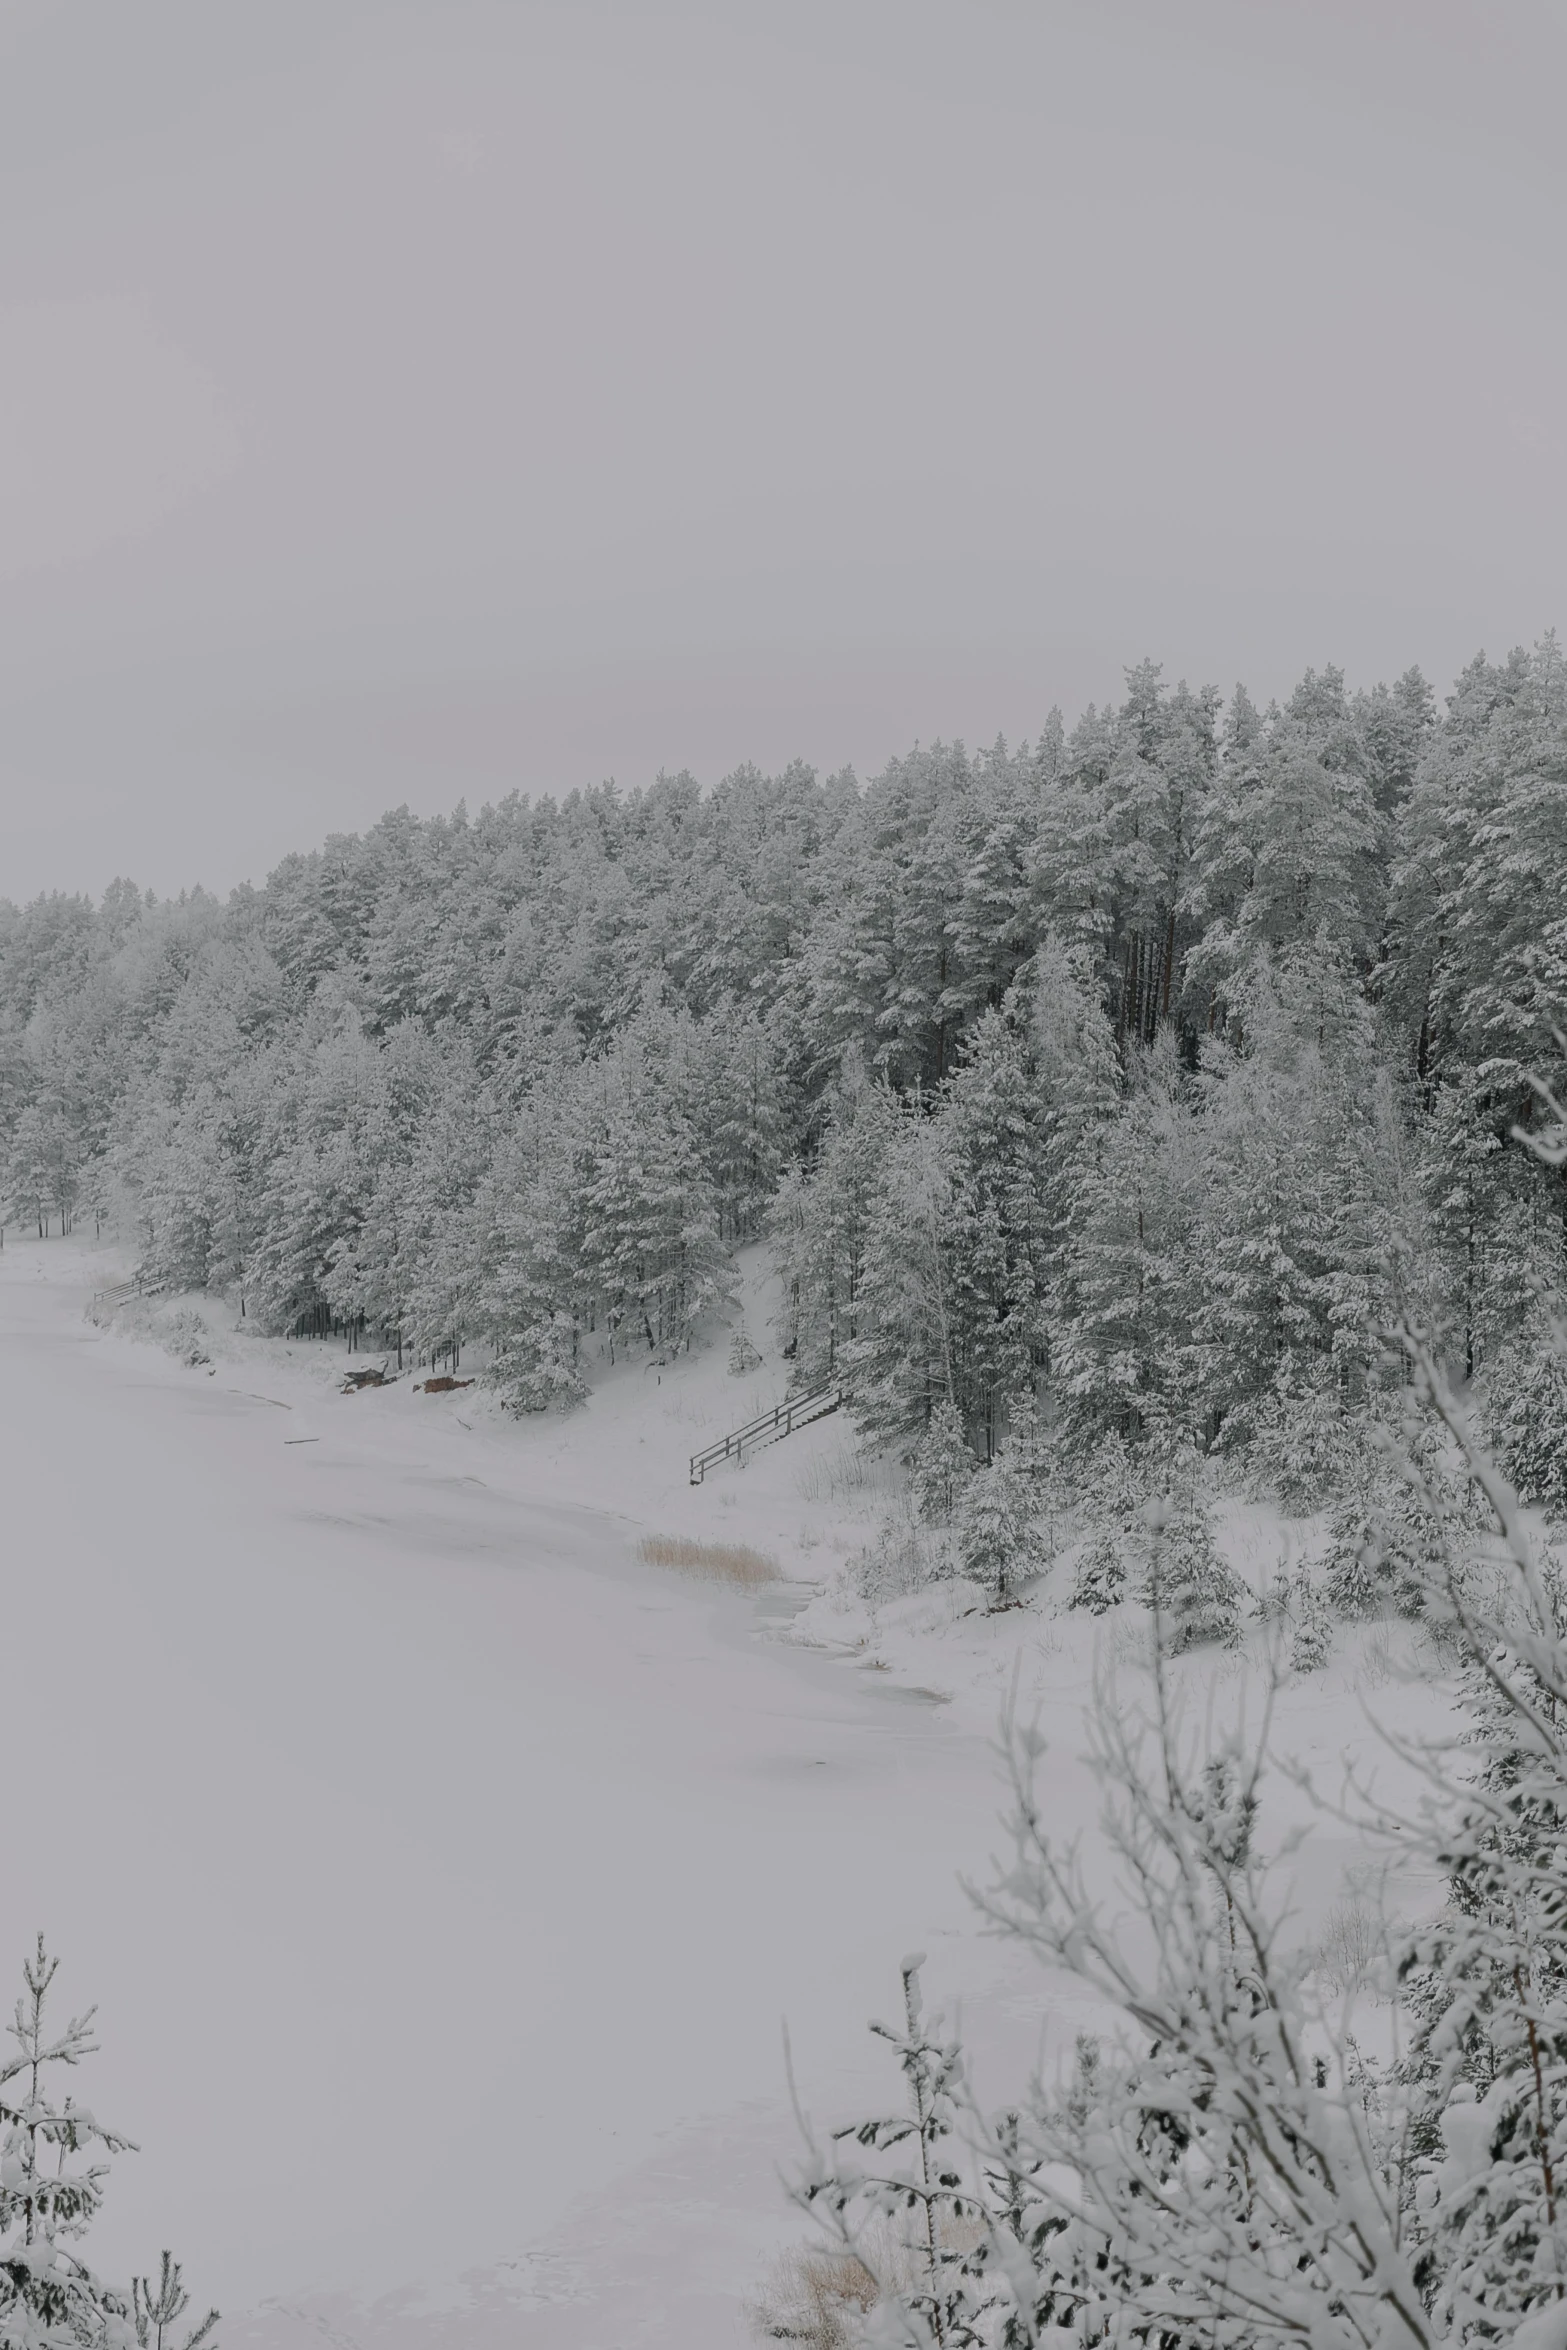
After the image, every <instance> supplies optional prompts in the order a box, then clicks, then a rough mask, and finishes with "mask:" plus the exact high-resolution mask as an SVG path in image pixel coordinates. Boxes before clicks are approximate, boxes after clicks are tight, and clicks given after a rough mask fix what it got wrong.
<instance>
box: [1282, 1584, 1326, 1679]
mask: <svg viewBox="0 0 1567 2350" xmlns="http://www.w3.org/2000/svg"><path fill="white" fill-rule="evenodd" d="M1289 1621H1290V1650H1289V1658H1290V1670H1291V1672H1295V1673H1317V1672H1320V1671H1321V1669H1322V1667H1323V1666H1324V1665H1325V1664H1326V1663H1327V1662H1328V1660H1329V1658H1330V1657H1331V1656H1332V1654H1333V1611H1332V1609H1331V1608H1330V1607H1329V1606H1328V1603H1327V1601H1326V1599H1325V1598H1324V1597H1323V1594H1322V1590H1321V1587H1320V1586H1319V1585H1318V1584H1316V1583H1313V1582H1309V1581H1307V1579H1306V1578H1305V1577H1304V1576H1300V1577H1297V1579H1296V1581H1295V1583H1294V1586H1293V1588H1292V1590H1291V1593H1290V1601H1289Z"/></svg>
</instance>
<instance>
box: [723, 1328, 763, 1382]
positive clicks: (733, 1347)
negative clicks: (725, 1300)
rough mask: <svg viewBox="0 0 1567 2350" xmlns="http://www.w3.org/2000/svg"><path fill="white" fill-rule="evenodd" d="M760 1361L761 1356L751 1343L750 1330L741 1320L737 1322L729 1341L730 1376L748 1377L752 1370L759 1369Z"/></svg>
mask: <svg viewBox="0 0 1567 2350" xmlns="http://www.w3.org/2000/svg"><path fill="white" fill-rule="evenodd" d="M761 1363H762V1358H761V1356H760V1355H759V1354H758V1353H757V1351H756V1349H755V1347H754V1346H753V1345H752V1344H751V1334H750V1332H749V1331H748V1330H747V1328H746V1326H745V1324H744V1322H743V1321H741V1322H737V1323H736V1324H735V1327H734V1335H733V1336H732V1337H731V1339H730V1341H729V1376H730V1378H731V1379H746V1378H749V1376H750V1374H751V1373H752V1372H753V1371H756V1370H760V1368H761Z"/></svg>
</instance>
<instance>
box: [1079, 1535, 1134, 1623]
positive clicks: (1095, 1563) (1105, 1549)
mask: <svg viewBox="0 0 1567 2350" xmlns="http://www.w3.org/2000/svg"><path fill="white" fill-rule="evenodd" d="M1125 1597H1126V1546H1125V1543H1124V1540H1123V1538H1122V1537H1121V1536H1120V1535H1119V1534H1115V1533H1112V1532H1111V1531H1110V1529H1109V1528H1108V1527H1105V1526H1101V1527H1100V1528H1099V1529H1098V1531H1097V1532H1096V1533H1093V1534H1090V1536H1089V1537H1088V1540H1087V1541H1086V1542H1085V1543H1084V1544H1083V1547H1082V1549H1081V1550H1080V1551H1079V1552H1078V1554H1077V1565H1076V1568H1075V1570H1074V1572H1073V1576H1072V1589H1071V1594H1070V1596H1069V1598H1068V1600H1067V1606H1068V1607H1072V1608H1082V1609H1083V1610H1084V1611H1085V1613H1086V1614H1088V1615H1091V1616H1102V1615H1107V1614H1108V1613H1109V1611H1110V1609H1111V1608H1113V1607H1118V1606H1119V1605H1120V1603H1121V1601H1122V1600H1123V1599H1124V1598H1125Z"/></svg>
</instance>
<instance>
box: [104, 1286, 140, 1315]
mask: <svg viewBox="0 0 1567 2350" xmlns="http://www.w3.org/2000/svg"><path fill="white" fill-rule="evenodd" d="M141 1294H142V1285H141V1283H140V1282H139V1281H135V1280H132V1281H117V1282H116V1283H115V1284H114V1287H113V1288H112V1289H95V1290H94V1291H93V1300H92V1302H93V1304H94V1305H95V1306H107V1308H108V1309H109V1312H110V1313H111V1314H112V1313H113V1312H114V1309H115V1308H116V1306H123V1305H127V1304H129V1302H130V1300H131V1299H132V1298H133V1297H140V1296H141Z"/></svg>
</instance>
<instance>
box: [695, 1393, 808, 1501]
mask: <svg viewBox="0 0 1567 2350" xmlns="http://www.w3.org/2000/svg"><path fill="white" fill-rule="evenodd" d="M842 1402H843V1391H842V1389H841V1388H837V1387H819V1388H818V1389H817V1391H816V1393H815V1394H814V1395H791V1396H790V1397H789V1398H788V1399H787V1400H786V1401H785V1402H783V1403H780V1404H775V1405H774V1406H773V1409H772V1410H771V1411H770V1412H762V1413H760V1414H759V1415H758V1416H757V1418H756V1419H754V1420H747V1422H746V1424H745V1426H744V1427H743V1428H736V1429H733V1430H732V1431H731V1433H730V1434H729V1435H728V1436H725V1437H722V1438H720V1440H719V1442H718V1443H717V1444H710V1445H708V1447H707V1449H706V1450H705V1451H704V1452H694V1453H693V1454H692V1455H691V1482H692V1484H693V1485H700V1484H701V1482H702V1480H703V1478H704V1477H705V1476H706V1475H707V1472H708V1470H709V1469H716V1468H718V1467H719V1466H720V1465H721V1464H722V1463H723V1462H724V1461H733V1462H734V1463H735V1464H736V1466H737V1467H738V1466H740V1464H742V1463H743V1461H744V1459H745V1456H746V1454H747V1453H750V1452H759V1451H760V1450H761V1448H762V1446H763V1445H764V1444H776V1443H777V1442H778V1441H779V1439H780V1438H781V1437H784V1436H792V1435H793V1434H794V1432H795V1430H796V1428H808V1427H809V1426H810V1424H811V1422H812V1421H813V1420H825V1419H826V1417H827V1415H828V1413H829V1412H835V1411H837V1410H838V1409H839V1407H840V1406H841V1404H842Z"/></svg>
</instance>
